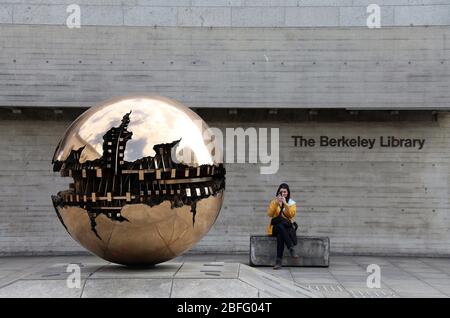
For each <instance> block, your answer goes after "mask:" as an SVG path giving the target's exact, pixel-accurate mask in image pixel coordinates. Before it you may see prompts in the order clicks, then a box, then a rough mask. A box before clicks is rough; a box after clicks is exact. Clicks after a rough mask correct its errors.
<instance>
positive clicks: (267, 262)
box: [250, 235, 330, 267]
mask: <svg viewBox="0 0 450 318" xmlns="http://www.w3.org/2000/svg"><path fill="white" fill-rule="evenodd" d="M297 239H298V244H297V245H296V246H295V250H296V251H297V253H298V255H299V256H300V259H299V260H298V261H294V260H293V259H292V258H291V257H290V255H289V251H288V250H287V248H285V251H284V255H283V265H285V266H318V267H328V266H329V256H330V238H329V237H316V236H297ZM276 255H277V239H276V238H275V237H271V236H267V235H252V236H250V265H251V266H273V265H275V258H276Z"/></svg>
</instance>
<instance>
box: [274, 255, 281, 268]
mask: <svg viewBox="0 0 450 318" xmlns="http://www.w3.org/2000/svg"><path fill="white" fill-rule="evenodd" d="M281 264H282V263H281V258H279V257H277V259H276V261H275V266H274V267H273V269H281V267H282V265H281Z"/></svg>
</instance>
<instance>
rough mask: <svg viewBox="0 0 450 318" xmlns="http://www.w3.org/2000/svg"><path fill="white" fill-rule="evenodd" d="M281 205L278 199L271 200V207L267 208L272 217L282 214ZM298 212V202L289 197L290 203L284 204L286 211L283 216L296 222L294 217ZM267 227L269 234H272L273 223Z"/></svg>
mask: <svg viewBox="0 0 450 318" xmlns="http://www.w3.org/2000/svg"><path fill="white" fill-rule="evenodd" d="M280 210H281V207H280V205H279V204H278V202H277V199H273V200H272V201H270V204H269V207H268V208H267V215H268V216H269V217H270V218H271V219H270V221H272V218H274V217H277V216H278V215H279V214H280ZM296 214H297V204H296V203H295V201H294V200H292V199H289V202H288V203H285V204H284V211H283V215H282V217H284V218H286V219H289V221H291V222H294V218H295V216H296ZM270 223H271V222H269V226H268V227H267V234H268V235H272V224H270Z"/></svg>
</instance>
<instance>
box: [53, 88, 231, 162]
mask: <svg viewBox="0 0 450 318" xmlns="http://www.w3.org/2000/svg"><path fill="white" fill-rule="evenodd" d="M129 111H131V116H130V118H131V121H130V124H129V128H128V129H129V130H130V131H132V132H133V137H132V139H131V140H130V141H129V142H128V143H127V149H126V151H125V157H124V159H125V160H126V161H135V160H137V159H139V158H142V157H145V156H154V155H155V152H154V150H153V146H154V145H155V144H161V143H168V142H172V141H175V140H178V139H180V138H181V141H180V143H179V145H178V148H177V152H181V151H183V150H185V151H190V152H191V153H192V154H193V157H194V158H193V160H192V161H189V162H186V160H184V161H183V160H182V159H184V157H181V156H180V157H179V160H180V161H181V162H186V163H187V164H190V165H195V164H198V165H201V164H215V163H221V162H222V154H221V150H220V149H215V151H216V152H218V153H215V154H214V156H212V155H211V148H212V145H213V144H212V136H211V133H210V132H209V131H208V126H207V125H206V124H205V122H204V121H203V120H202V119H201V118H200V117H199V116H198V115H197V114H196V113H194V112H193V111H191V110H190V109H189V108H187V107H185V106H183V105H182V104H180V103H178V102H176V101H174V100H171V99H168V98H165V97H160V96H130V97H122V98H116V99H112V100H109V101H107V102H104V103H102V104H100V105H98V106H95V107H92V108H90V109H88V110H87V111H86V112H84V113H83V114H82V115H80V117H78V118H77V119H76V120H75V121H74V122H73V123H72V125H71V126H70V127H69V128H68V129H67V131H66V133H65V134H64V136H63V138H62V140H61V142H60V144H59V146H58V148H57V149H56V151H55V155H54V157H53V160H54V161H56V160H59V161H63V160H65V159H66V158H67V157H68V155H69V154H70V151H71V150H77V149H79V148H81V147H83V146H86V148H85V149H84V150H83V152H82V153H81V158H80V163H83V162H85V161H86V160H94V159H98V158H100V157H101V154H102V144H103V135H104V133H105V132H106V131H107V130H108V129H110V128H111V127H112V126H119V124H120V122H121V120H122V118H123V116H124V114H125V113H128V112H129Z"/></svg>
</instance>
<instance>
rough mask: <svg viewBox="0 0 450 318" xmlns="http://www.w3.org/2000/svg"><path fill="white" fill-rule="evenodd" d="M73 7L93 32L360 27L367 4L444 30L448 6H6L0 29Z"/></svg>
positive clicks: (230, 1)
mask: <svg viewBox="0 0 450 318" xmlns="http://www.w3.org/2000/svg"><path fill="white" fill-rule="evenodd" d="M73 3H75V4H78V5H79V6H80V8H81V23H82V25H97V26H99V25H114V26H155V25H156V26H167V27H178V26H181V27H186V26H189V27H191V26H195V27H197V26H203V27H353V26H364V27H365V26H366V20H367V16H368V13H367V6H368V5H369V4H372V3H376V4H378V5H379V6H380V9H381V25H382V26H410V25H414V26H418V25H420V26H423V25H450V2H449V1H448V0H377V1H373V0H275V1H274V0H262V1H261V0H178V1H176V0H175V1H164V0H156V1H155V0H77V1H74V0H51V1H50V0H6V1H2V2H0V23H12V24H59V25H62V24H65V22H66V19H67V16H68V15H69V13H67V12H66V8H67V6H68V5H70V4H73Z"/></svg>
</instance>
